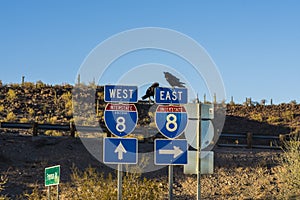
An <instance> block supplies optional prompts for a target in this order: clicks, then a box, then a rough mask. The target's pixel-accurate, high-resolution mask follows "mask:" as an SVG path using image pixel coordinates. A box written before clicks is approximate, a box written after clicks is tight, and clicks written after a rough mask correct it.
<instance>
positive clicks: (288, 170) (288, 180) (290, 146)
mask: <svg viewBox="0 0 300 200" xmlns="http://www.w3.org/2000/svg"><path fill="white" fill-rule="evenodd" d="M284 148H285V150H284V153H283V154H282V157H281V160H280V162H281V168H280V173H279V180H280V183H281V185H282V187H281V188H282V191H281V192H280V195H281V198H282V199H293V198H295V197H300V189H299V188H300V139H299V138H296V137H295V138H293V139H292V140H291V141H286V142H285V143H284Z"/></svg>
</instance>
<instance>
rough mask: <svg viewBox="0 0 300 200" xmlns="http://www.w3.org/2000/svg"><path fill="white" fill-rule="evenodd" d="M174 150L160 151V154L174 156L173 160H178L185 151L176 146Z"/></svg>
mask: <svg viewBox="0 0 300 200" xmlns="http://www.w3.org/2000/svg"><path fill="white" fill-rule="evenodd" d="M173 148H174V149H160V150H159V151H158V153H159V154H173V158H177V157H178V156H180V155H181V154H182V153H183V151H182V150H181V149H180V148H179V147H176V146H174V147H173Z"/></svg>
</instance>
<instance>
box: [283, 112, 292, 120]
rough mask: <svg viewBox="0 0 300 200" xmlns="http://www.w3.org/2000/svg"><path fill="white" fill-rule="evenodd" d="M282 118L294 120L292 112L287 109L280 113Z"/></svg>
mask: <svg viewBox="0 0 300 200" xmlns="http://www.w3.org/2000/svg"><path fill="white" fill-rule="evenodd" d="M282 118H283V120H284V121H285V122H291V121H293V120H294V112H292V111H290V110H287V111H285V112H283V113H282Z"/></svg>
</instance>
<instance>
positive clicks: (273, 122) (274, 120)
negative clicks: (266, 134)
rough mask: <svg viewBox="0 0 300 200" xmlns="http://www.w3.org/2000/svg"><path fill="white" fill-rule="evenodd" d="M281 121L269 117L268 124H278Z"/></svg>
mask: <svg viewBox="0 0 300 200" xmlns="http://www.w3.org/2000/svg"><path fill="white" fill-rule="evenodd" d="M280 120H281V119H280V117H278V116H272V115H271V116H269V117H268V119H267V122H268V123H269V124H277V123H279V122H280Z"/></svg>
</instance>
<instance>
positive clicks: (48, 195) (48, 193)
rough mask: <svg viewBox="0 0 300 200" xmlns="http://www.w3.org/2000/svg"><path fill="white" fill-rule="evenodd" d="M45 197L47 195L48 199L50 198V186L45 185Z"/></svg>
mask: <svg viewBox="0 0 300 200" xmlns="http://www.w3.org/2000/svg"><path fill="white" fill-rule="evenodd" d="M47 188H48V189H47V197H48V200H50V186H48V187H47Z"/></svg>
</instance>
